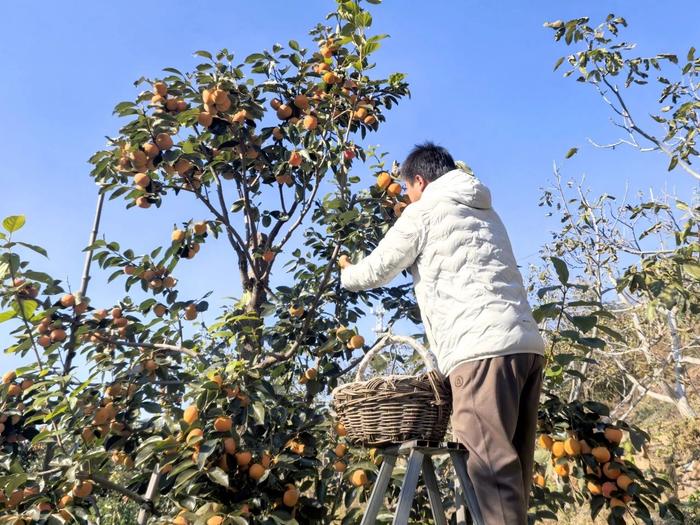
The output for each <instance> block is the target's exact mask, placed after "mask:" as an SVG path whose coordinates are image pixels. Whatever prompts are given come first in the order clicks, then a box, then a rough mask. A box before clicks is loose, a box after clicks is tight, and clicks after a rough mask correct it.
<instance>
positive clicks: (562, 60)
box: [554, 57, 564, 71]
mask: <svg viewBox="0 0 700 525" xmlns="http://www.w3.org/2000/svg"><path fill="white" fill-rule="evenodd" d="M563 62H564V57H561V58H560V59H559V60H557V62H556V63H555V64H554V71H556V70H557V69H559V66H561V65H562V63H563Z"/></svg>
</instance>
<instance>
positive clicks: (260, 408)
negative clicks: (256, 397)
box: [253, 401, 265, 425]
mask: <svg viewBox="0 0 700 525" xmlns="http://www.w3.org/2000/svg"><path fill="white" fill-rule="evenodd" d="M253 416H254V418H255V422H256V423H258V424H259V425H263V424H265V406H264V405H263V404H262V402H261V401H256V402H255V403H253Z"/></svg>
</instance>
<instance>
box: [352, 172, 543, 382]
mask: <svg viewBox="0 0 700 525" xmlns="http://www.w3.org/2000/svg"><path fill="white" fill-rule="evenodd" d="M409 267H410V271H411V273H412V275H413V280H414V286H415V292H416V299H417V300H418V306H419V307H420V311H421V317H422V319H423V324H424V326H425V332H426V335H427V338H428V342H429V344H430V348H431V350H432V351H433V352H434V354H435V355H436V357H437V361H438V366H439V368H440V372H442V373H443V374H445V375H448V374H449V373H450V372H451V371H452V370H453V369H454V368H455V367H456V366H457V365H458V364H460V363H462V362H464V361H470V360H475V359H484V358H488V357H496V356H502V355H508V354H517V353H537V354H543V353H544V342H543V340H542V337H541V336H540V333H539V330H538V328H537V324H536V323H535V321H534V319H533V317H532V312H531V310H530V306H529V304H528V302H527V294H526V291H525V287H524V286H523V280H522V277H521V275H520V272H519V271H518V268H517V266H516V262H515V257H514V256H513V250H512V248H511V245H510V240H509V239H508V234H507V233H506V229H505V227H504V225H503V223H502V222H501V219H500V218H499V216H498V214H497V213H496V212H495V211H494V209H493V208H492V207H491V194H490V192H489V190H488V188H487V187H486V186H484V185H483V184H482V183H481V182H479V180H478V179H477V178H476V177H474V176H472V175H470V174H468V173H466V172H464V171H461V170H453V171H450V172H448V173H446V174H444V175H443V176H442V177H440V178H439V179H437V180H435V181H433V182H431V183H430V184H428V186H427V187H426V188H425V190H424V191H423V195H422V196H421V198H420V200H419V201H418V202H415V203H413V204H411V205H409V206H408V207H407V208H406V209H405V210H404V212H403V214H402V215H401V217H400V218H399V219H398V220H397V221H396V223H395V224H394V226H393V227H392V228H390V229H389V231H388V232H387V233H386V235H385V237H384V238H383V239H382V240H381V241H380V243H379V244H378V245H377V247H376V248H375V250H374V251H373V252H372V253H371V254H369V255H368V256H367V257H365V258H364V259H362V260H361V261H359V262H358V263H357V264H354V265H352V266H350V267H348V268H346V269H345V270H343V271H342V272H341V281H342V285H343V286H344V287H345V288H347V289H348V290H352V291H357V290H367V289H371V288H377V287H380V286H385V285H386V284H388V283H389V282H390V281H391V280H392V279H393V278H394V277H396V276H397V275H398V274H399V273H400V272H401V271H402V270H404V269H406V268H409Z"/></svg>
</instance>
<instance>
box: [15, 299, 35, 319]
mask: <svg viewBox="0 0 700 525" xmlns="http://www.w3.org/2000/svg"><path fill="white" fill-rule="evenodd" d="M20 305H21V308H22V314H23V316H24V318H25V319H31V317H32V315H34V312H35V311H36V309H37V307H38V306H39V303H38V302H37V301H34V300H33V299H23V300H21V301H20ZM13 308H15V310H17V312H18V313H19V311H20V310H19V308H17V304H16V303H15V304H14V305H13Z"/></svg>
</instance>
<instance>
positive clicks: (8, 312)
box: [0, 310, 17, 323]
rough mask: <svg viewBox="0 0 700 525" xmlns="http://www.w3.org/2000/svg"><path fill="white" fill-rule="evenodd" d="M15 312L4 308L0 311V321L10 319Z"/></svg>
mask: <svg viewBox="0 0 700 525" xmlns="http://www.w3.org/2000/svg"><path fill="white" fill-rule="evenodd" d="M16 314H17V312H15V311H14V310H5V311H4V312H0V323H4V322H5V321H9V320H10V319H12V318H13V317H14V316H15V315H16Z"/></svg>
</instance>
